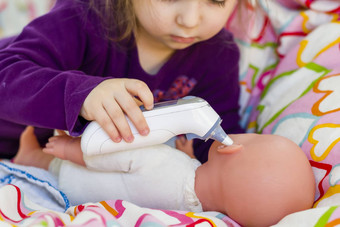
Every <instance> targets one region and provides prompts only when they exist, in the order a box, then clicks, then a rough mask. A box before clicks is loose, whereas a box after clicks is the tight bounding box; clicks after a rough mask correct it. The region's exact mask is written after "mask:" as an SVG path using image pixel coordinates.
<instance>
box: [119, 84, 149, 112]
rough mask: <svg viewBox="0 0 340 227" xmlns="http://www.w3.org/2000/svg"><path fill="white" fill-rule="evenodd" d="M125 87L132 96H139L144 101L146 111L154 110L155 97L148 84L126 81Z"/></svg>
mask: <svg viewBox="0 0 340 227" xmlns="http://www.w3.org/2000/svg"><path fill="white" fill-rule="evenodd" d="M125 87H126V90H127V91H128V92H129V93H130V94H131V95H132V96H137V97H138V98H139V99H140V100H141V101H142V103H143V105H144V107H145V109H147V110H151V109H152V108H153V102H154V100H153V95H152V92H151V90H150V89H149V87H148V85H146V83H144V82H143V81H140V80H131V79H129V80H126V82H125Z"/></svg>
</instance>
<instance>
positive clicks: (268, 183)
mask: <svg viewBox="0 0 340 227" xmlns="http://www.w3.org/2000/svg"><path fill="white" fill-rule="evenodd" d="M230 137H231V138H232V139H233V141H234V143H235V144H240V145H232V146H228V147H225V148H223V149H219V150H218V149H217V147H218V146H220V145H221V144H220V143H219V142H214V143H213V144H212V146H211V147H210V151H209V157H208V161H207V162H206V163H204V164H203V165H202V166H200V167H199V168H198V169H197V171H196V184H195V190H196V193H197V196H198V198H199V199H200V201H201V203H202V206H203V210H206V211H207V210H215V211H220V212H222V213H224V214H227V215H228V216H229V217H231V218H232V219H233V220H235V221H237V222H238V223H239V224H241V225H243V226H269V225H271V224H275V223H277V222H278V221H279V220H280V219H282V218H283V217H284V216H286V215H288V214H290V213H293V212H297V211H301V210H305V209H309V208H311V207H312V204H313V202H314V194H315V181H314V175H313V172H312V168H311V166H310V164H309V162H308V159H307V157H306V156H305V154H304V153H303V152H302V150H301V149H300V148H299V146H297V145H296V144H295V143H293V142H292V141H290V140H288V139H286V138H284V137H280V136H275V135H259V134H238V135H230Z"/></svg>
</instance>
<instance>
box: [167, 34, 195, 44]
mask: <svg viewBox="0 0 340 227" xmlns="http://www.w3.org/2000/svg"><path fill="white" fill-rule="evenodd" d="M171 39H172V40H173V41H175V42H177V43H193V42H194V41H195V38H194V37H188V38H185V37H181V36H175V35H171Z"/></svg>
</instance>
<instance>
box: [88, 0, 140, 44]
mask: <svg viewBox="0 0 340 227" xmlns="http://www.w3.org/2000/svg"><path fill="white" fill-rule="evenodd" d="M89 7H90V10H93V11H94V12H95V13H96V14H97V16H99V18H100V20H101V22H102V25H103V27H104V30H105V33H106V36H107V38H108V39H109V40H112V41H115V42H119V41H122V40H124V39H129V38H130V37H131V35H132V32H133V30H134V29H135V27H136V23H137V22H136V16H135V12H134V9H133V5H132V0H89Z"/></svg>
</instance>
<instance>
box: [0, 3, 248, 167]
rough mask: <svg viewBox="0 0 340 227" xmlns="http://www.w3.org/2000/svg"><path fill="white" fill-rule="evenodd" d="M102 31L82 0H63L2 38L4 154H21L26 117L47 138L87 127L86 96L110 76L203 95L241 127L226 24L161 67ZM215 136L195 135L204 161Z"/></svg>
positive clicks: (233, 49)
mask: <svg viewBox="0 0 340 227" xmlns="http://www.w3.org/2000/svg"><path fill="white" fill-rule="evenodd" d="M101 34H102V33H101V29H99V26H98V18H97V17H96V16H95V14H93V13H91V11H88V10H87V8H86V4H84V2H82V1H74V0H58V1H57V3H56V5H55V7H54V8H53V9H52V10H51V11H50V12H49V13H48V14H46V15H44V16H42V17H40V18H37V19H36V20H34V21H33V22H31V23H30V24H29V25H27V26H26V27H25V28H24V29H23V31H22V33H21V34H19V35H18V36H17V37H15V38H14V39H13V38H12V39H6V40H3V41H2V42H0V48H1V51H0V97H1V105H0V157H3V158H10V157H12V156H13V155H15V153H16V152H17V149H18V143H19V136H20V134H21V132H22V130H23V129H24V128H25V125H33V126H35V127H37V129H36V134H37V135H38V137H39V139H40V140H41V142H42V143H43V142H44V141H46V139H47V138H48V137H49V136H51V135H52V129H55V128H56V129H63V130H68V131H70V132H71V134H72V135H79V134H81V133H82V131H83V130H84V128H85V127H86V124H87V123H88V122H87V121H85V120H84V119H82V118H81V117H79V112H80V109H81V106H82V104H83V101H84V100H85V98H86V96H87V95H88V94H89V92H90V91H91V90H92V89H93V88H94V87H95V86H97V85H98V84H99V83H100V82H102V81H103V80H105V79H108V78H135V79H140V80H142V81H144V82H145V83H146V84H147V85H148V86H149V88H150V89H151V91H152V92H153V93H154V96H155V100H156V101H162V100H168V99H176V98H180V97H183V96H186V95H194V96H199V97H202V98H204V99H205V100H207V101H208V102H209V103H210V105H211V106H212V107H213V108H214V109H215V110H216V111H217V112H218V114H219V115H220V116H221V118H222V119H223V122H222V127H223V128H224V129H225V130H226V132H227V133H238V132H242V129H241V128H240V127H239V124H238V122H239V116H238V107H239V106H238V98H239V84H238V60H239V52H238V48H237V46H236V45H235V43H234V42H233V38H232V35H231V34H230V33H229V32H228V31H226V30H222V31H221V32H219V33H218V34H217V35H216V36H214V37H213V38H211V39H210V40H207V41H204V42H201V43H198V44H195V45H193V46H190V47H188V48H186V49H183V50H178V51H176V52H175V53H174V54H173V56H172V57H171V58H170V59H169V61H168V62H166V63H165V64H164V66H163V67H162V68H161V69H160V70H159V72H158V73H157V74H156V75H150V74H148V73H147V72H145V71H144V70H143V69H142V67H141V65H140V62H139V60H138V52H137V48H136V46H134V45H133V44H132V45H131V43H130V44H129V45H128V47H127V48H121V47H119V46H117V45H115V44H112V43H110V41H109V40H107V39H106V38H105V37H104V36H102V35H101ZM210 144H211V143H204V141H195V154H196V155H197V157H198V159H199V160H200V161H202V162H204V161H206V160H207V153H208V152H207V151H208V147H209V146H210Z"/></svg>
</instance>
